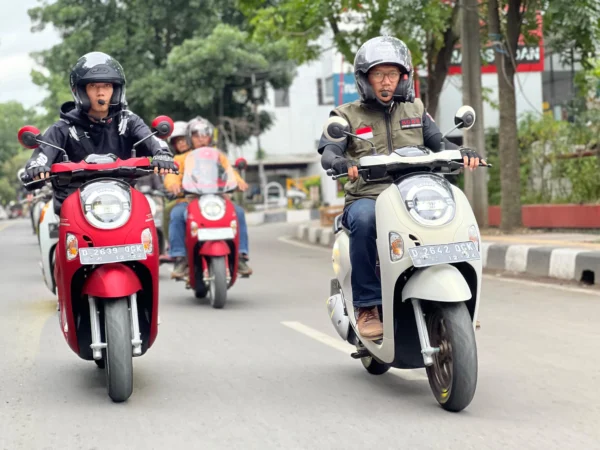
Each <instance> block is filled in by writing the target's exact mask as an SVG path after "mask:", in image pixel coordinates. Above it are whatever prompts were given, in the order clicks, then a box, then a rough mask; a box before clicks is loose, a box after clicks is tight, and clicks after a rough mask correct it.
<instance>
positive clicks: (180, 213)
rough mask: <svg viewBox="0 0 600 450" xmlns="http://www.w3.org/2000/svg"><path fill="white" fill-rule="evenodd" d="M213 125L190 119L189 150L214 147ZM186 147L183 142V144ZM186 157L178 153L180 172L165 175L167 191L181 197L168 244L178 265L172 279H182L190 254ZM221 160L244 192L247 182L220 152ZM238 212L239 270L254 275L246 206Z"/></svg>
mask: <svg viewBox="0 0 600 450" xmlns="http://www.w3.org/2000/svg"><path fill="white" fill-rule="evenodd" d="M213 136H214V126H213V125H212V124H211V123H210V122H209V121H208V120H206V119H204V118H202V117H197V118H195V119H192V120H190V122H189V123H188V126H187V132H186V137H187V144H188V148H189V149H196V148H201V147H208V146H213ZM181 147H182V149H183V145H181ZM186 157H187V151H183V152H181V153H178V154H177V155H175V158H174V160H175V162H176V163H177V165H178V166H179V174H178V175H175V174H168V175H167V176H166V177H165V187H166V188H167V190H168V191H169V192H170V193H171V194H173V195H176V196H178V197H180V198H178V199H177V203H178V204H177V205H175V206H174V207H173V209H172V210H171V215H170V216H171V217H170V218H171V220H170V224H169V244H170V256H171V257H172V258H174V259H175V267H174V269H173V273H172V274H171V278H176V279H182V278H185V276H186V274H187V256H186V249H185V215H186V213H187V200H186V199H185V197H184V196H183V192H182V189H181V182H182V180H183V174H184V163H185V158H186ZM219 158H220V163H221V165H222V166H223V168H225V169H226V170H233V172H234V175H235V179H236V181H237V183H238V188H239V189H240V190H241V191H245V190H246V189H248V184H247V183H246V182H245V181H244V180H243V179H242V177H241V176H240V175H239V173H238V172H237V171H236V170H235V169H233V167H232V166H231V164H230V163H229V160H228V159H227V156H225V154H223V153H222V152H219ZM234 206H235V212H236V214H237V216H238V224H239V232H240V247H239V262H238V272H239V274H240V275H251V274H252V269H251V268H250V266H248V263H247V261H248V227H247V225H246V214H245V212H244V209H243V208H242V207H241V206H239V205H237V204H235V203H234Z"/></svg>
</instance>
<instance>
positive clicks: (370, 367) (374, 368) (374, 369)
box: [360, 356, 390, 375]
mask: <svg viewBox="0 0 600 450" xmlns="http://www.w3.org/2000/svg"><path fill="white" fill-rule="evenodd" d="M360 361H361V362H362V364H363V366H364V367H365V369H367V372H369V373H370V374H371V375H383V374H384V373H386V372H387V371H388V370H390V365H389V364H385V363H381V362H379V361H377V360H376V359H375V358H373V357H372V356H365V357H364V358H360Z"/></svg>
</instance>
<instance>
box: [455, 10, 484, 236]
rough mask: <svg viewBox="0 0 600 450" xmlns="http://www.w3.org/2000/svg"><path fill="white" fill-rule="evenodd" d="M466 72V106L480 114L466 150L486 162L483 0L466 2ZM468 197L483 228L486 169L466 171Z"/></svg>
mask: <svg viewBox="0 0 600 450" xmlns="http://www.w3.org/2000/svg"><path fill="white" fill-rule="evenodd" d="M461 5H462V42H463V46H462V54H463V61H462V73H463V83H462V84H463V103H464V104H465V105H469V106H472V107H473V109H474V110H475V113H476V114H477V120H476V121H475V125H474V126H473V128H471V129H470V130H467V131H464V134H463V136H464V140H463V144H464V146H465V147H469V148H473V149H476V150H477V151H478V152H479V154H480V155H481V156H482V157H483V158H484V159H485V132H484V120H483V96H482V92H481V91H482V88H481V38H480V33H479V0H462V1H461ZM465 194H466V195H467V198H468V199H469V202H470V203H471V206H472V208H473V212H474V213H475V218H476V219H477V223H478V224H479V226H480V227H486V226H487V224H488V189H487V173H486V169H477V170H475V171H474V172H470V171H465Z"/></svg>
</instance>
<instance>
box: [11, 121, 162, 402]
mask: <svg viewBox="0 0 600 450" xmlns="http://www.w3.org/2000/svg"><path fill="white" fill-rule="evenodd" d="M152 127H153V129H154V130H155V131H154V132H153V133H152V134H150V135H149V136H147V137H146V138H144V139H143V140H142V141H140V142H137V143H136V144H135V145H134V148H133V150H132V158H131V159H127V160H120V159H117V158H116V157H115V156H114V155H112V154H107V155H98V154H93V155H89V156H88V157H87V158H86V159H85V160H84V161H81V162H78V163H73V162H69V161H68V157H67V153H66V152H65V151H64V150H63V149H60V148H59V147H55V146H54V145H52V144H48V143H46V142H44V141H42V140H41V135H40V132H39V130H38V129H37V128H34V127H29V126H27V127H23V128H22V129H21V130H20V131H19V134H18V137H19V142H20V143H21V144H22V145H23V146H24V147H26V148H30V149H33V148H36V147H38V146H39V144H41V143H43V144H46V145H50V146H51V147H54V148H57V149H59V150H62V151H63V152H64V157H63V160H64V162H62V163H57V164H53V165H52V168H51V175H50V178H49V179H50V181H51V182H52V185H53V187H54V188H55V189H56V188H59V187H60V188H65V187H69V186H70V187H77V188H78V189H77V190H76V191H75V192H73V193H72V194H71V195H69V196H68V197H67V198H66V199H65V201H64V202H63V205H62V208H61V212H60V224H59V238H58V239H59V240H58V244H57V246H56V265H55V268H54V275H55V279H56V285H57V288H58V301H59V305H60V326H61V329H62V332H63V334H64V337H65V339H66V340H67V343H68V344H69V346H70V347H71V349H72V350H73V351H74V352H75V353H77V354H78V355H79V357H80V358H82V359H85V360H94V361H95V362H96V364H97V365H98V367H100V368H104V369H105V372H106V384H107V388H108V395H109V396H110V398H111V399H112V400H113V401H114V402H123V401H125V400H127V399H128V398H129V397H130V396H131V394H132V391H133V361H132V357H134V356H141V355H143V354H145V353H146V351H147V350H148V349H149V348H150V347H151V346H152V344H153V343H154V341H155V339H156V336H157V333H158V280H159V273H158V267H159V263H158V239H157V234H156V228H155V225H154V221H153V218H152V211H151V210H150V206H149V204H148V201H147V200H146V197H145V196H144V195H143V194H141V193H140V192H138V191H137V190H135V189H133V188H132V187H131V186H130V185H129V184H128V182H127V181H129V180H131V181H132V180H134V179H136V178H139V177H142V176H145V175H148V174H149V173H152V172H153V168H152V167H151V166H150V160H149V159H148V158H136V157H135V147H136V146H137V145H138V144H139V143H141V142H143V141H145V140H146V139H148V138H151V137H152V136H153V135H157V136H158V137H160V138H163V139H165V138H167V137H168V136H169V135H170V134H171V132H172V130H173V122H172V120H171V119H170V118H169V117H166V116H160V117H158V118H156V119H155V120H154V121H153V122H152ZM124 180H127V181H124ZM23 181H24V182H26V181H27V180H23ZM44 182H45V180H41V181H33V182H26V183H25V186H26V187H27V188H28V189H35V188H36V187H37V186H39V185H40V184H41V183H44Z"/></svg>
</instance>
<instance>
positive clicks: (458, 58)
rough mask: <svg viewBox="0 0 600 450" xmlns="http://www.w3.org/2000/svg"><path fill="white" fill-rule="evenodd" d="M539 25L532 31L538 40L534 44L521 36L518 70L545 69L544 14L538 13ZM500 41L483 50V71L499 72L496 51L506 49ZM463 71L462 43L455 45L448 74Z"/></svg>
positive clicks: (456, 73) (539, 70)
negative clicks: (526, 41) (528, 42)
mask: <svg viewBox="0 0 600 450" xmlns="http://www.w3.org/2000/svg"><path fill="white" fill-rule="evenodd" d="M537 20H538V27H537V29H536V30H534V31H532V32H531V35H532V36H535V37H536V38H537V39H538V40H537V42H535V43H533V44H526V43H525V40H524V38H523V35H521V36H520V37H519V44H518V46H517V53H516V55H515V62H516V64H517V72H543V71H544V40H543V37H542V16H541V14H538V16H537ZM503 49H504V47H502V46H500V44H499V43H490V44H488V45H487V46H486V47H485V48H483V49H482V50H481V73H497V70H496V64H495V61H496V59H495V58H496V52H498V51H504V50H503ZM461 73H462V49H461V46H460V45H457V46H456V47H454V51H453V52H452V59H451V60H450V68H449V69H448V75H460V74H461Z"/></svg>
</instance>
